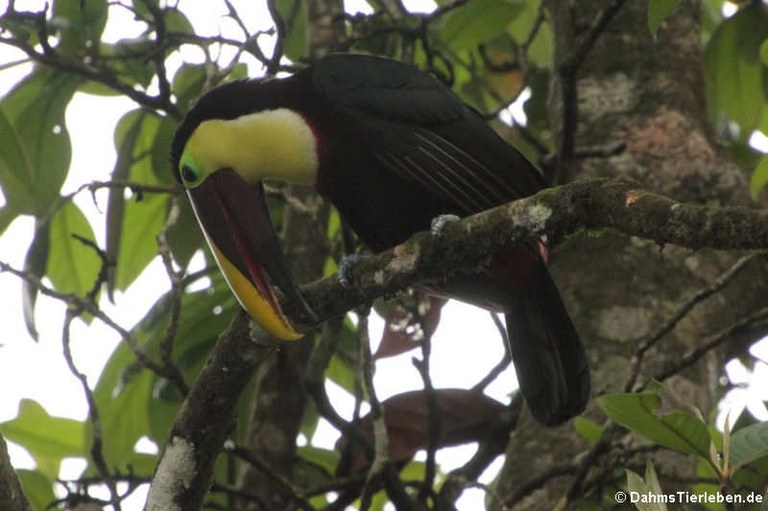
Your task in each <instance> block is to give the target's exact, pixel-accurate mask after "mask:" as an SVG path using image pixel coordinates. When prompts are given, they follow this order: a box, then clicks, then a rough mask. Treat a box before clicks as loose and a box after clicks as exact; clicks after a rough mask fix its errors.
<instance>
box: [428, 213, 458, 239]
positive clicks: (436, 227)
mask: <svg viewBox="0 0 768 511" xmlns="http://www.w3.org/2000/svg"><path fill="white" fill-rule="evenodd" d="M459 220H461V218H459V217H458V216H457V215H453V214H447V215H439V216H436V217H435V218H433V219H432V225H431V226H430V228H429V232H430V234H432V237H433V238H436V239H440V238H442V237H443V231H444V230H445V226H446V225H448V224H449V223H451V222H458V221H459Z"/></svg>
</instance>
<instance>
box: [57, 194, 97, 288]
mask: <svg viewBox="0 0 768 511" xmlns="http://www.w3.org/2000/svg"><path fill="white" fill-rule="evenodd" d="M94 239H95V238H94V235H93V230H92V229H91V224H89V223H88V219H86V218H85V215H84V214H83V212H82V211H80V208H78V207H77V205H76V204H75V203H73V202H67V203H66V204H64V206H62V207H61V208H60V209H59V210H58V211H56V213H55V214H54V215H53V218H52V219H51V225H50V230H49V240H50V242H49V254H48V265H47V271H46V273H47V275H48V277H49V278H50V279H51V282H53V285H54V287H55V288H56V290H57V291H60V292H62V293H74V294H76V295H79V296H84V295H85V294H86V293H88V292H89V291H91V289H92V288H93V285H94V283H95V282H96V278H97V277H98V275H99V271H100V270H101V266H102V264H101V259H100V258H99V256H98V254H97V253H96V250H95V249H94V247H91V246H88V245H86V244H85V243H84V242H83V240H87V241H94Z"/></svg>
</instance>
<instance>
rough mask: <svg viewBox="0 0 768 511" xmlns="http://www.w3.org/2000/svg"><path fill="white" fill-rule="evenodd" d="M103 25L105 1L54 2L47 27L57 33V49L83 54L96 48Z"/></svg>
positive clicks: (105, 8) (105, 13) (61, 0)
mask: <svg viewBox="0 0 768 511" xmlns="http://www.w3.org/2000/svg"><path fill="white" fill-rule="evenodd" d="M106 24H107V0H86V1H82V0H55V1H54V2H53V14H52V17H51V21H50V25H51V26H52V27H54V28H56V29H57V31H58V35H59V44H58V45H57V48H58V49H59V50H60V51H63V52H65V53H73V54H74V53H77V54H80V53H85V52H86V51H88V52H90V51H91V49H92V48H94V47H95V46H97V45H98V43H99V40H100V39H101V33H102V32H103V31H104V27H105V25H106Z"/></svg>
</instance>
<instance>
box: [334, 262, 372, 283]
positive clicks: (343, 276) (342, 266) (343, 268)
mask: <svg viewBox="0 0 768 511" xmlns="http://www.w3.org/2000/svg"><path fill="white" fill-rule="evenodd" d="M366 257H368V256H364V255H361V254H350V255H348V256H345V257H344V259H342V260H341V262H340V263H339V284H341V287H343V288H345V289H349V288H351V287H352V280H351V279H350V278H349V272H350V271H352V268H354V267H355V265H356V264H357V263H359V262H360V261H362V260H363V259H365V258H366Z"/></svg>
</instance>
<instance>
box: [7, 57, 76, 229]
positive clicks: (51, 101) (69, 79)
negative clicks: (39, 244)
mask: <svg viewBox="0 0 768 511" xmlns="http://www.w3.org/2000/svg"><path fill="white" fill-rule="evenodd" d="M80 83H81V80H80V79H79V78H78V77H76V76H74V75H70V74H66V73H57V72H55V71H52V70H50V69H45V68H35V70H34V71H33V72H32V73H30V74H29V75H28V76H27V77H26V78H25V79H24V80H22V81H21V82H19V83H18V84H17V85H16V86H15V87H14V88H13V90H11V91H10V92H9V93H8V94H7V95H6V96H5V98H3V100H2V101H0V140H2V144H0V188H2V189H3V194H4V195H5V198H6V200H7V201H8V205H7V206H6V208H8V209H10V211H12V212H14V213H16V214H20V213H28V214H33V215H36V216H38V217H43V216H45V215H46V214H48V213H50V211H51V208H52V207H53V206H54V205H55V204H56V203H57V200H58V197H59V190H60V189H61V185H62V183H64V179H65V178H66V176H67V170H68V169H69V162H70V159H71V155H72V148H71V145H70V141H69V133H68V132H67V128H66V125H65V123H64V112H65V110H66V107H67V104H69V101H70V100H71V99H72V95H73V94H74V92H75V90H76V89H77V87H78V85H79V84H80ZM4 223H6V222H4Z"/></svg>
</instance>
